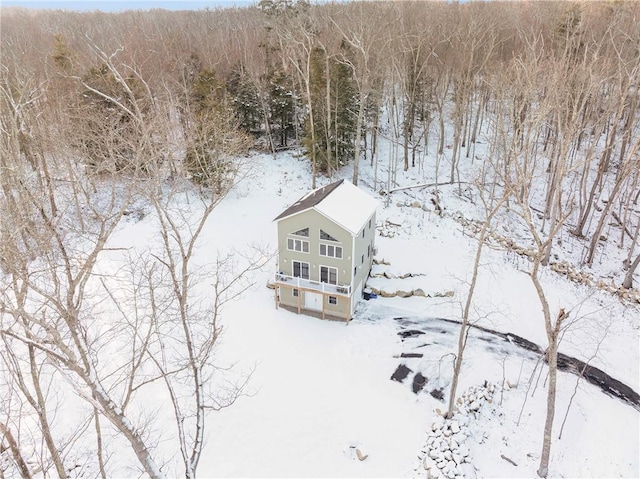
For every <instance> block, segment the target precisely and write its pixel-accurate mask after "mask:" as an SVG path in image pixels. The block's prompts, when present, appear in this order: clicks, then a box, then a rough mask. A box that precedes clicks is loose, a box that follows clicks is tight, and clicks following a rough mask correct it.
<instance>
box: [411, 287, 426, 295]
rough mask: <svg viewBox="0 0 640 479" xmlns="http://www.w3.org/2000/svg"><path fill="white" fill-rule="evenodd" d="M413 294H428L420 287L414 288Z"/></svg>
mask: <svg viewBox="0 0 640 479" xmlns="http://www.w3.org/2000/svg"><path fill="white" fill-rule="evenodd" d="M413 295H414V296H422V297H425V296H426V294H424V291H423V290H421V289H420V288H416V289H414V290H413Z"/></svg>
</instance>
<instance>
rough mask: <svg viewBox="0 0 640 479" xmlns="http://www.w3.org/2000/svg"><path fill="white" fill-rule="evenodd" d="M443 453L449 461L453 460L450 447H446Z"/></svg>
mask: <svg viewBox="0 0 640 479" xmlns="http://www.w3.org/2000/svg"><path fill="white" fill-rule="evenodd" d="M443 455H444V458H445V459H446V460H447V461H450V460H451V451H450V450H449V449H445V451H444V453H443Z"/></svg>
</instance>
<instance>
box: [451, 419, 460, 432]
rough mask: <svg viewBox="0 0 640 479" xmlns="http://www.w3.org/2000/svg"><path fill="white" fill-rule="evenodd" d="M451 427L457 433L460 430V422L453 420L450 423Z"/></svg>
mask: <svg viewBox="0 0 640 479" xmlns="http://www.w3.org/2000/svg"><path fill="white" fill-rule="evenodd" d="M449 428H450V429H451V432H452V433H454V434H456V433H459V432H460V426H458V422H457V421H451V422H450V423H449Z"/></svg>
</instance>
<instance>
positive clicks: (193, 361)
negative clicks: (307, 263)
mask: <svg viewBox="0 0 640 479" xmlns="http://www.w3.org/2000/svg"><path fill="white" fill-rule="evenodd" d="M639 21H640V3H638V2H632V1H618V0H611V1H602V2H579V1H575V2H565V1H558V2H554V1H550V2H547V1H545V2H524V3H516V2H469V3H466V2H465V3H458V2H451V3H445V2H420V1H400V2H391V1H380V2H344V3H331V2H327V3H321V4H311V3H309V2H307V1H304V0H298V1H295V0H261V1H260V2H258V3H257V4H256V5H255V6H251V7H247V8H224V9H206V10H198V11H166V10H161V9H157V10H148V11H125V12H122V13H104V12H100V11H94V12H88V13H80V12H72V11H62V10H37V11H36V10H29V9H23V8H18V7H2V8H1V10H0V32H1V33H0V48H1V65H0V128H1V129H2V134H1V138H0V212H1V213H2V214H1V216H0V273H1V274H2V275H3V276H4V279H3V284H2V285H1V286H0V326H1V332H2V340H3V344H4V347H5V351H4V353H3V358H2V360H3V363H2V364H3V369H4V370H6V371H10V372H11V374H9V375H8V376H6V377H10V378H11V379H10V380H9V379H6V378H5V379H3V381H4V382H5V383H6V384H11V386H10V387H7V388H6V389H7V390H10V391H14V392H13V393H11V397H10V398H9V397H8V396H7V398H6V401H5V404H11V408H16V409H15V410H16V411H20V413H18V415H20V414H21V413H22V411H24V410H30V411H31V412H32V413H35V414H34V415H33V417H35V419H34V422H33V424H35V425H34V426H32V427H33V428H34V430H38V431H39V432H38V433H37V434H36V433H33V434H29V433H24V432H23V433H22V434H23V441H22V443H21V441H20V440H19V438H18V436H19V431H20V430H21V428H20V427H19V425H17V424H18V423H16V422H15V415H12V414H11V413H10V414H9V415H8V416H9V419H7V417H5V416H2V417H0V433H2V435H3V436H5V438H6V445H5V442H2V447H3V450H5V449H6V450H10V451H11V452H12V457H13V458H14V460H15V464H16V468H17V469H16V470H18V471H19V472H20V474H22V475H23V477H35V476H38V475H43V474H44V475H45V476H47V477H48V476H49V475H57V476H58V477H70V476H71V475H72V474H70V473H69V469H68V467H69V463H70V461H72V460H79V459H76V458H74V459H70V458H71V457H72V455H71V453H70V452H69V451H71V450H73V449H74V447H73V444H74V443H75V441H77V440H78V438H79V437H82V436H83V434H85V432H86V431H87V430H88V429H89V428H93V433H94V434H95V437H97V438H98V440H97V442H98V446H97V451H98V459H97V461H98V464H99V466H98V468H97V470H98V471H99V472H100V474H101V475H102V476H103V477H107V476H108V474H107V471H108V470H109V469H108V467H106V466H105V464H106V462H108V461H107V458H103V457H102V455H101V453H100V451H101V446H100V443H101V430H100V427H101V426H100V420H99V417H101V416H104V417H106V418H107V419H108V421H109V422H110V423H111V424H112V425H114V427H115V428H116V429H117V430H118V431H119V432H120V433H121V434H122V437H123V438H125V440H126V442H127V444H129V446H130V447H131V450H132V451H133V454H134V455H135V457H136V458H137V460H138V461H139V464H140V467H141V468H142V469H143V470H144V471H145V472H146V473H147V474H148V475H149V476H150V477H162V476H163V473H162V472H161V470H160V469H161V468H160V467H159V466H158V464H156V463H155V462H154V459H153V458H152V453H151V450H152V447H150V443H149V442H148V441H147V442H146V443H145V440H144V439H143V437H142V436H143V434H141V433H140V432H139V431H140V430H141V429H139V428H136V427H134V426H133V425H132V424H131V423H130V422H129V419H128V416H127V414H125V413H124V411H125V409H126V408H127V406H128V405H129V402H130V401H131V404H133V403H135V401H134V399H133V398H134V397H135V395H136V392H137V391H138V390H139V389H140V390H141V389H143V388H144V387H146V386H147V385H152V387H155V386H156V383H158V382H163V384H164V387H165V389H164V391H165V393H166V394H167V397H168V400H169V401H170V402H171V404H172V406H173V410H174V412H175V421H176V424H179V426H178V430H179V431H180V433H179V442H180V451H181V455H180V461H181V463H182V464H183V467H184V471H186V472H185V474H186V477H196V470H197V466H198V461H199V457H200V453H201V450H202V442H203V429H204V423H205V421H204V416H205V411H208V410H211V409H213V410H217V409H222V408H225V407H227V406H230V405H231V404H233V403H234V401H235V400H236V399H237V397H238V395H239V393H240V391H241V390H242V387H243V384H242V383H238V384H234V386H233V387H231V388H230V389H229V391H227V392H226V393H224V394H222V395H220V393H219V392H216V393H208V392H206V391H205V390H206V389H207V387H208V386H207V381H206V378H207V375H208V374H211V371H210V370H208V369H207V368H208V367H209V366H210V365H209V364H208V360H209V359H210V358H211V357H212V355H213V350H214V344H215V342H216V340H217V335H218V329H217V326H216V318H217V317H218V316H217V315H218V312H219V310H221V309H222V306H223V305H224V304H225V303H227V302H229V301H231V300H232V299H233V298H235V297H236V296H237V294H239V291H240V290H242V288H244V286H243V285H242V284H243V283H242V281H244V280H245V279H246V277H247V276H250V275H251V272H252V271H255V270H256V269H257V268H259V267H260V266H261V261H262V260H261V259H259V258H258V259H250V260H249V259H248V260H247V261H246V262H244V263H242V264H241V265H240V266H239V270H238V269H237V268H236V266H237V265H236V266H234V265H232V261H233V258H230V257H222V258H217V259H216V268H217V269H216V271H217V272H218V273H217V275H216V278H217V279H219V281H216V282H215V285H216V288H217V289H216V300H215V304H214V305H213V306H212V307H211V308H209V309H206V308H204V309H202V310H199V311H195V312H194V309H196V308H191V309H189V308H190V303H191V301H190V300H191V296H190V295H191V294H192V293H191V292H192V291H193V285H192V282H193V281H194V278H196V277H197V276H198V274H197V273H196V272H194V271H192V269H191V265H192V263H193V261H192V260H193V257H194V245H195V242H196V240H197V239H198V238H199V235H200V233H201V232H202V229H203V227H204V224H205V222H206V220H207V218H208V217H209V216H210V214H211V213H212V211H213V210H214V209H215V207H216V206H217V205H218V203H219V202H220V201H221V199H222V198H224V196H225V194H226V193H227V192H228V191H229V190H230V188H232V187H233V185H235V184H236V183H237V181H239V177H240V176H241V163H242V161H247V159H248V158H249V159H250V157H249V152H252V151H260V152H265V153H267V154H272V155H273V156H274V158H275V156H276V155H277V154H278V153H280V152H283V151H295V152H298V153H299V155H300V157H301V158H304V161H308V163H309V166H310V169H311V184H310V185H309V187H310V188H315V187H316V186H319V185H320V183H317V182H318V180H319V179H322V178H333V177H334V176H335V175H337V174H339V173H340V172H342V171H343V170H344V169H345V168H350V170H349V171H351V170H352V171H353V175H352V178H351V179H352V182H353V183H354V184H356V185H357V184H358V181H359V180H360V174H359V167H360V166H361V165H362V164H364V163H366V164H367V165H369V166H370V167H371V168H372V169H373V171H374V172H375V173H374V178H373V185H372V189H373V190H374V191H377V192H380V193H381V194H382V195H390V194H391V192H393V191H394V189H397V188H399V183H398V182H396V177H397V175H400V174H402V172H409V171H412V170H414V171H419V172H421V173H423V172H425V170H426V169H430V171H429V172H428V173H426V174H425V176H428V177H430V178H434V179H435V180H434V182H433V183H430V186H431V187H435V188H436V190H435V191H436V198H437V194H438V193H437V192H438V188H440V187H443V186H445V185H449V186H453V187H455V188H457V190H458V191H459V194H460V196H464V195H465V191H468V190H469V189H470V188H472V189H474V191H477V192H479V195H480V197H481V198H482V201H483V202H484V205H485V206H484V207H485V209H486V212H487V216H488V217H492V216H493V215H494V214H496V213H498V212H499V211H502V210H513V211H517V212H518V213H517V214H519V215H520V217H521V220H522V225H523V227H524V229H525V231H526V232H527V235H528V238H529V240H528V242H527V244H526V245H525V248H527V251H529V252H532V253H531V254H530V255H529V256H530V258H532V260H531V261H532V264H533V268H534V273H533V275H534V276H535V275H537V272H538V270H539V268H544V267H546V266H548V265H549V264H550V263H551V262H553V261H554V260H557V259H558V258H559V257H560V256H562V245H563V242H566V241H572V242H577V243H578V244H579V245H580V248H581V253H580V257H579V260H577V261H576V262H575V263H573V264H564V266H562V267H564V268H568V269H575V270H581V271H587V272H589V271H591V268H592V267H593V266H594V264H595V263H597V262H598V259H599V258H600V257H602V256H603V255H605V254H608V253H607V252H609V251H611V252H614V253H612V254H614V255H615V256H617V257H620V258H621V261H619V264H618V269H617V270H616V271H611V272H608V273H609V276H608V277H607V278H597V279H593V278H591V279H590V278H589V277H588V276H587V277H585V278H583V279H581V281H583V282H591V283H593V284H594V286H595V284H596V282H598V287H602V288H608V289H609V290H610V291H611V292H612V293H614V294H615V295H617V296H619V297H620V299H621V300H625V301H627V300H630V301H636V302H638V301H640V296H639V295H638V293H637V289H635V288H636V287H637V281H638V272H639V271H640V267H639V265H640V245H639V244H638V243H639V240H640V206H639V202H640V156H639V154H640V134H639V132H640V124H639V120H640V111H639V104H638V103H639V101H640V96H639V91H638V78H640V51H639V48H640V47H639V45H640V29H638V22H639ZM381 141H385V142H387V143H388V144H390V145H392V147H391V149H390V150H389V155H388V156H382V155H381V154H380V152H379V149H378V147H379V144H380V142H381ZM481 143H485V144H487V146H486V148H482V152H486V154H480V153H479V152H476V145H479V144H481ZM428 158H435V161H431V160H429V161H427V159H428ZM468 165H474V168H472V169H470V168H468V167H467V166H468ZM470 172H473V174H471V173H470ZM478 172H479V173H478ZM189 188H195V189H197V190H198V191H200V192H201V193H202V194H201V196H200V197H199V199H198V201H199V202H200V203H199V205H200V207H201V208H202V215H201V216H199V217H198V218H196V219H195V220H194V218H192V217H191V216H189V212H188V211H187V210H188V208H185V205H184V203H183V201H184V200H183V199H180V198H182V196H181V195H184V194H186V193H185V192H186V191H187V189H189ZM141 198H143V199H144V201H147V202H148V204H150V205H152V209H153V211H154V212H155V213H156V214H157V215H158V217H159V218H160V233H159V234H160V237H161V240H162V241H161V243H162V248H161V250H160V251H153V252H150V253H149V255H148V256H144V255H140V256H138V257H136V258H131V262H130V264H131V268H130V270H128V271H124V270H120V271H119V272H118V273H117V275H114V277H113V278H107V279H102V280H99V279H96V277H97V276H100V274H99V268H98V267H97V264H98V256H99V255H100V254H102V252H104V251H105V248H106V246H105V245H106V244H107V243H108V241H110V239H111V238H112V236H113V235H114V234H115V232H116V231H117V228H118V225H119V224H120V222H121V221H123V220H124V219H126V218H129V217H131V216H135V215H136V214H137V213H136V212H137V210H136V204H138V203H137V202H139V201H142V200H141ZM435 201H436V203H437V199H436V200H435ZM185 225H186V228H183V226H185ZM478 231H480V228H479V229H478ZM485 233H486V232H485V230H484V229H483V230H482V232H481V234H482V235H483V236H482V237H483V239H484V235H485ZM486 234H488V233H486ZM154 259H155V260H157V262H156V263H155V265H154V261H153V260H154ZM556 267H557V266H556ZM116 276H117V277H118V278H120V279H123V278H128V279H127V281H129V282H128V283H127V286H126V288H125V287H123V286H121V285H122V283H121V282H117V281H116V279H117V278H116ZM96 288H97V289H96ZM96 290H100V291H101V292H102V296H104V297H107V298H109V301H111V303H112V304H111V306H109V307H110V308H115V309H116V310H119V311H123V310H127V308H133V310H135V311H143V310H144V311H145V313H144V315H148V317H149V318H155V320H157V321H155V320H154V321H151V322H149V323H146V322H145V320H144V319H141V318H142V317H143V316H144V315H143V314H142V313H141V314H140V317H137V316H136V317H135V318H132V317H130V316H127V315H125V314H123V321H122V322H121V323H120V324H119V326H118V327H117V328H116V329H117V330H118V331H119V332H120V333H123V336H118V337H119V338H120V339H118V341H113V342H112V343H111V344H110V345H109V344H108V343H109V339H108V338H112V339H113V338H115V337H116V334H115V333H114V332H113V331H109V329H108V328H100V327H99V326H95V324H94V323H93V322H91V321H93V320H91V321H89V322H87V318H90V317H93V316H92V315H93V314H94V313H93V311H98V312H99V311H102V308H107V306H105V305H103V304H102V303H101V302H100V301H98V302H94V303H92V304H91V305H90V306H87V304H85V303H87V302H88V300H87V298H89V297H91V295H92V294H93V295H94V296H95V291H96ZM134 293H135V294H134ZM194 296H195V295H194ZM169 313H170V314H169ZM167 314H169V315H170V316H171V317H172V318H178V320H177V321H176V322H175V323H172V324H169V322H163V321H161V319H160V318H163V317H165V316H166V315H167ZM563 314H564V313H563ZM125 316H127V317H126V318H125ZM202 318H207V321H210V318H214V319H213V320H212V323H211V324H212V327H211V328H210V329H208V330H207V331H206V332H205V333H201V332H199V331H198V332H196V331H197V328H196V327H195V326H194V324H196V323H197V322H198V321H201V320H202ZM557 319H558V321H560V319H561V314H559V316H558V318H557ZM547 320H548V321H547V322H548V323H549V324H550V325H551V323H552V321H551V318H547ZM151 324H153V327H152V326H150V325H151ZM89 325H93V326H91V327H89ZM94 326H95V327H96V328H97V330H92V329H91V328H92V327H94ZM143 326H144V327H143ZM145 328H147V329H145ZM98 330H99V331H100V332H99V333H98V332H97V331H98ZM554 334H555V335H556V336H554ZM557 334H558V331H552V330H550V331H549V335H550V338H551V339H553V338H554V337H556V338H557ZM124 337H126V338H128V339H127V340H126V341H132V342H134V343H135V344H136V347H135V348H133V349H132V352H131V355H130V357H128V358H127V359H126V360H123V363H122V364H121V365H120V366H121V367H120V366H118V367H116V366H114V367H113V368H111V367H110V368H108V371H105V370H104V365H102V364H98V361H97V360H96V357H98V356H97V355H95V354H94V352H95V351H98V350H99V348H106V350H108V349H109V348H117V347H118V344H120V345H122V344H124V343H121V342H119V341H125V340H124V339H122V338H124ZM551 339H550V343H551ZM554 340H555V339H554ZM17 345H19V346H17ZM96 348H97V349H96ZM167 350H172V351H179V353H176V354H175V357H172V355H171V354H168V355H167V353H166V351H167ZM98 371H101V372H98ZM140 371H153V372H152V373H151V372H149V375H147V376H144V378H147V379H144V378H142V379H141V377H140V375H139V372H140ZM56 374H61V375H62V376H65V377H67V378H70V379H69V380H70V381H71V382H72V383H73V384H74V387H75V388H77V389H78V391H80V393H79V395H80V396H81V397H82V398H83V400H84V401H86V404H89V405H91V408H92V409H93V413H92V414H89V415H88V416H87V418H86V420H85V422H83V423H82V424H80V425H78V427H77V429H76V432H75V433H74V435H72V436H65V439H64V440H65V441H66V442H65V444H59V443H57V442H56V438H55V437H54V436H56V434H54V433H52V432H51V431H52V427H50V423H51V422H52V421H53V417H52V416H55V414H54V413H53V412H52V409H51V406H50V404H51V402H50V401H51V400H50V399H47V396H48V388H49V387H50V383H49V382H48V381H49V379H47V378H49V377H50V376H49V375H56ZM151 377H153V378H155V379H150V378H151ZM6 384H5V385H6ZM185 385H188V386H185ZM183 387H187V388H192V389H191V391H192V393H193V395H192V396H191V397H190V398H189V399H193V398H195V399H193V401H192V402H189V403H188V404H187V403H185V401H186V399H187V398H186V396H185V395H183V394H182V393H181V392H180V391H182V390H181V388H183ZM218 391H219V390H218ZM452 400H453V398H452ZM47 411H49V414H50V415H49V416H48V414H47ZM185 418H187V419H186V420H185ZM12 421H14V422H13V423H12ZM149 422H150V420H149ZM12 424H13V425H12ZM146 426H148V424H146V425H145V427H146ZM142 429H144V427H143V428H142ZM24 437H30V439H29V441H26V442H28V443H29V444H26V442H25V440H24ZM27 456H28V457H39V459H38V461H39V462H38V464H37V465H36V466H34V465H33V463H29V461H27V460H26V457H27ZM53 471H55V472H53ZM544 475H545V476H546V472H545V473H544Z"/></svg>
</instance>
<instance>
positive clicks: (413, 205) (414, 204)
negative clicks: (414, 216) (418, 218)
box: [411, 200, 422, 208]
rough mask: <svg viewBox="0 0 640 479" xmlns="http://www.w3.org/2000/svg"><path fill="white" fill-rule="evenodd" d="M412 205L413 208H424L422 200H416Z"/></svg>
mask: <svg viewBox="0 0 640 479" xmlns="http://www.w3.org/2000/svg"><path fill="white" fill-rule="evenodd" d="M411 207H412V208H422V204H420V202H419V201H417V200H416V201H414V202H413V203H411Z"/></svg>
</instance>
